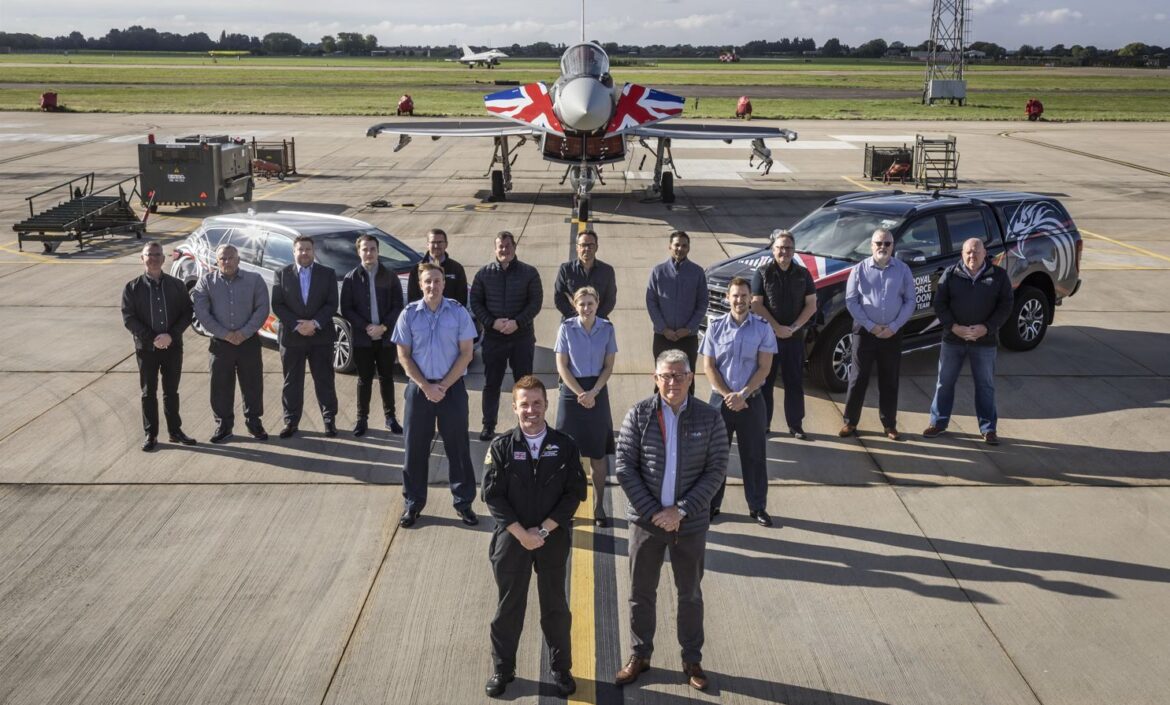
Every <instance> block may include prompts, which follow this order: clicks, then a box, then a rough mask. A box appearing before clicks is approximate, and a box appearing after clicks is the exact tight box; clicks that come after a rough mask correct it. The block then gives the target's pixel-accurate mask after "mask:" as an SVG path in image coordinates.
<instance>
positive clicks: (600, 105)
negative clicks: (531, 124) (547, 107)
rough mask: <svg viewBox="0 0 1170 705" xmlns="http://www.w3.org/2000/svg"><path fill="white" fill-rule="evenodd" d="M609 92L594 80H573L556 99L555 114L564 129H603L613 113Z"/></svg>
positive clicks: (583, 130) (585, 130)
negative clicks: (557, 114)
mask: <svg viewBox="0 0 1170 705" xmlns="http://www.w3.org/2000/svg"><path fill="white" fill-rule="evenodd" d="M611 95H612V94H611V93H610V90H609V89H608V88H606V87H605V86H604V85H602V83H601V81H598V80H597V79H594V78H585V77H582V78H574V79H573V80H571V81H569V82H568V83H566V84H565V86H564V87H563V88H562V89H561V93H560V95H559V96H558V97H557V113H559V115H560V118H561V122H562V123H564V125H565V127H568V128H570V129H573V130H580V131H581V132H592V131H593V130H596V129H598V128H600V127H604V126H605V123H607V122H608V121H609V116H610V113H611V112H612V111H613V98H612V97H611Z"/></svg>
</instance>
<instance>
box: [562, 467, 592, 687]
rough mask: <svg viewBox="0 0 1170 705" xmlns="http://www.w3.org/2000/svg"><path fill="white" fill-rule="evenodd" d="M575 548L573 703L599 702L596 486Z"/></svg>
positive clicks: (578, 524)
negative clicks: (595, 524) (595, 603)
mask: <svg viewBox="0 0 1170 705" xmlns="http://www.w3.org/2000/svg"><path fill="white" fill-rule="evenodd" d="M574 519H575V521H574V522H573V527H572V529H571V530H572V532H573V548H572V552H571V553H570V556H569V560H570V561H571V563H570V571H571V573H570V575H571V577H570V578H569V611H570V612H571V613H572V614H573V634H572V637H573V638H572V645H573V675H574V676H576V678H577V692H576V693H574V694H573V695H571V696H569V702H570V703H582V704H588V705H593V704H594V703H596V702H597V680H596V676H597V664H596V660H597V659H596V657H595V654H596V653H597V634H596V633H595V629H596V626H595V619H594V615H593V612H594V600H595V594H594V589H593V557H594V554H593V487H592V486H589V488H588V494H587V495H586V497H585V501H584V502H582V503H581V504H580V505H578V506H577V514H576V516H575V517H574Z"/></svg>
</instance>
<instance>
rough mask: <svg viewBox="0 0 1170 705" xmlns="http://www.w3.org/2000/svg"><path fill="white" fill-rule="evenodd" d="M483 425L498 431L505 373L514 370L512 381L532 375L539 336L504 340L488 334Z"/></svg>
mask: <svg viewBox="0 0 1170 705" xmlns="http://www.w3.org/2000/svg"><path fill="white" fill-rule="evenodd" d="M480 353H481V354H482V355H483V377H484V380H483V426H484V428H495V427H496V419H497V418H498V417H499V414H500V387H501V386H503V383H504V370H506V369H507V368H508V367H511V368H512V381H513V382H515V381H516V380H518V379H520V378H521V377H523V376H524V375H530V374H532V359H533V358H534V357H535V356H536V336H535V335H533V334H531V333H529V334H528V336H527V337H524V338H517V339H512V338H501V337H499V336H495V335H488V334H485V335H484V337H483V347H482V350H481V351H480Z"/></svg>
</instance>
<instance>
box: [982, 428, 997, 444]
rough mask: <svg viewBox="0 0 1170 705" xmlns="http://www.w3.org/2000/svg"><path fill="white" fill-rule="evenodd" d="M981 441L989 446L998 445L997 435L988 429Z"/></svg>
mask: <svg viewBox="0 0 1170 705" xmlns="http://www.w3.org/2000/svg"><path fill="white" fill-rule="evenodd" d="M983 441H984V442H985V443H986V444H987V445H989V446H997V445H999V436H997V435H996V434H995V431H988V432H987V433H985V434H983Z"/></svg>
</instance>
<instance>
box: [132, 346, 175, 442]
mask: <svg viewBox="0 0 1170 705" xmlns="http://www.w3.org/2000/svg"><path fill="white" fill-rule="evenodd" d="M134 357H135V358H136V359H137V360H138V384H139V386H140V387H142V430H143V431H145V432H146V435H148V436H157V435H158V378H159V376H160V373H161V376H162V388H163V414H165V415H166V419H167V432H168V433H177V432H179V431H182V430H183V419H182V418H180V417H179V379H180V378H181V377H182V376H183V348H182V347H181V346H178V345H172V346H171V347H169V348H167V349H166V350H137V351H135V354H134Z"/></svg>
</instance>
